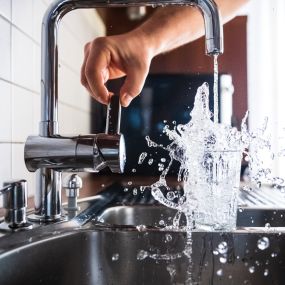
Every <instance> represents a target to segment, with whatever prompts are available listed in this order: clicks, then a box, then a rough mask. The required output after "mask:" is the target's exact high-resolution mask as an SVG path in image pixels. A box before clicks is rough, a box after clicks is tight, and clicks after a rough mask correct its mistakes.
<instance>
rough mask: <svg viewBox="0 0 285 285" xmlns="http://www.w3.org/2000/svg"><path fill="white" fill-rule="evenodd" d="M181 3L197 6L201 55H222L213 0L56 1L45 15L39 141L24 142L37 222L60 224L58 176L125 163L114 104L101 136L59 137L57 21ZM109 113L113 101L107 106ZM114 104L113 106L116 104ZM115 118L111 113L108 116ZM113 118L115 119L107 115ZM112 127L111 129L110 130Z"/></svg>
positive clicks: (115, 167) (116, 168) (33, 138)
mask: <svg viewBox="0 0 285 285" xmlns="http://www.w3.org/2000/svg"><path fill="white" fill-rule="evenodd" d="M174 4H178V5H181V4H185V5H190V6H196V7H198V8H199V9H200V11H201V12H202V15H203V17H204V22H205V34H206V39H205V45H206V54H208V55H214V54H220V53H222V52H223V30H222V26H221V22H220V16H219V11H218V8H217V6H216V4H215V2H214V1H213V0H159V1H157V0H152V1H148V0H145V1H143V0H112V1H108V0H105V1H103V0H57V1H55V2H54V3H53V4H52V5H51V6H50V7H49V8H48V10H47V11H46V13H45V16H44V19H43V24H42V51H41V58H42V71H41V73H42V79H41V122H40V133H39V136H30V137H28V139H27V141H26V145H25V162H26V166H27V168H28V170H29V171H37V189H36V192H35V215H34V219H35V220H39V221H57V220H59V219H61V187H62V185H61V172H62V171H64V170H69V171H70V170H71V171H82V170H83V171H93V172H98V171H100V170H101V169H102V168H104V167H106V166H108V167H109V168H110V169H111V171H112V172H122V171H123V168H124V162H125V144H124V137H123V135H122V134H120V133H119V122H120V115H119V110H120V109H119V107H118V106H119V102H118V98H116V97H115V96H114V99H113V100H117V104H115V105H116V106H117V108H118V109H117V110H118V112H117V114H118V118H117V120H115V123H114V120H113V123H112V120H109V121H108V118H109V115H110V113H109V115H107V123H106V132H105V134H97V135H87V136H74V137H62V136H60V135H59V133H58V47H57V45H58V26H59V22H60V20H61V18H62V17H63V16H64V15H65V14H66V13H68V12H69V11H72V10H74V9H80V8H100V7H125V6H126V5H127V6H149V5H152V6H159V5H174ZM112 103H113V104H111V107H109V111H110V108H111V109H112V108H113V106H114V102H112ZM115 103H116V102H115ZM112 114H114V112H112ZM112 117H113V118H114V115H113V116H112ZM114 124H115V125H116V126H117V127H116V128H114V127H113V125H114Z"/></svg>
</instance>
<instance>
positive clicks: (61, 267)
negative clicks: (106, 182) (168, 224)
mask: <svg viewBox="0 0 285 285" xmlns="http://www.w3.org/2000/svg"><path fill="white" fill-rule="evenodd" d="M47 228H49V230H51V228H53V226H47ZM52 230H53V229H52ZM29 233H30V232H29ZM284 233H285V232H284V231H281V232H280V233H279V232H270V231H269V232H264V231H252V232H248V231H243V230H240V231H235V232H233V233H216V232H215V233H206V232H204V233H202V232H194V233H193V254H192V260H193V268H192V272H193V273H192V274H193V279H194V280H196V281H197V282H198V281H199V283H194V284H218V285H223V284H225V285H229V284H258V285H261V284H266V283H267V282H269V280H270V282H271V284H276V285H277V284H278V285H281V284H284V282H285V274H284V266H285V264H284V261H285V251H284V248H285V239H284ZM19 234H21V235H23V233H19ZM25 234H26V233H24V235H25ZM35 234H36V233H35ZM170 236H171V238H169V237H170ZM265 237H267V238H268V239H269V242H270V246H269V247H268V248H267V249H265V250H260V249H258V248H257V242H258V240H259V239H260V238H265ZM26 238H28V236H26ZM33 238H35V235H34V236H33ZM22 242H23V244H22V245H21V246H17V247H16V248H11V249H10V250H8V251H6V252H2V254H1V258H0V284H5V285H12V284H13V285H14V284H23V282H24V283H25V284H53V285H57V284H61V285H65V284H66V285H67V284H68V285H73V284H74V285H75V284H76V285H78V284H82V285H83V284H86V285H89V284H90V285H91V284H96V285H107V284H118V285H127V284H137V285H141V284H163V285H167V284H185V278H186V274H185V272H186V269H187V267H188V265H189V264H188V258H187V257H186V256H185V255H184V254H183V250H184V248H185V243H186V234H185V233H183V232H171V231H163V230H157V229H148V230H146V231H138V230H136V229H135V228H120V229H119V228H116V229H115V228H102V227H98V226H97V225H96V224H93V223H91V224H89V225H88V226H85V227H82V228H74V229H71V228H70V229H69V231H68V232H64V231H62V230H59V229H57V230H56V231H55V232H51V235H50V236H48V235H47V236H45V237H44V238H42V239H40V240H37V239H36V238H35V241H33V240H31V238H28V239H27V240H26V241H25V238H24V237H23V240H22ZM221 242H227V244H228V247H229V251H228V253H227V257H226V259H227V261H226V263H221V262H220V260H219V259H220V258H221V257H222V255H220V254H219V255H214V254H213V251H214V250H215V249H216V248H217V247H218V245H219V244H220V243H221ZM272 253H274V254H276V256H275V257H272V256H271V255H272ZM167 256H168V257H167ZM155 257H156V258H155ZM252 268H254V269H252ZM251 269H252V270H253V271H254V272H253V273H250V270H251ZM174 271H175V274H174V273H172V274H173V275H172V276H171V274H170V273H171V272H174ZM217 272H222V274H221V276H219V275H218V274H217ZM265 272H268V276H264V274H265ZM266 274H267V273H266ZM244 282H245V283H244Z"/></svg>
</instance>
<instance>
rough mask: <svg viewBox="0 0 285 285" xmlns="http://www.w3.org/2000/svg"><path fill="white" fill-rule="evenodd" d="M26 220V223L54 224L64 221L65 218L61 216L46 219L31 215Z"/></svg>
mask: <svg viewBox="0 0 285 285" xmlns="http://www.w3.org/2000/svg"><path fill="white" fill-rule="evenodd" d="M27 219H28V221H30V222H33V223H54V222H61V221H66V217H65V216H61V215H56V216H52V217H50V216H48V217H46V216H40V215H36V214H31V215H29V216H28V217H27Z"/></svg>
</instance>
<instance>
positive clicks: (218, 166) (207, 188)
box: [184, 151, 241, 231]
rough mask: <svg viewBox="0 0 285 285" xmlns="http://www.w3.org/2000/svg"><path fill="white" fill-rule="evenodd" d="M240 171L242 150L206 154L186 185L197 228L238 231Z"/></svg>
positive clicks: (190, 209)
mask: <svg viewBox="0 0 285 285" xmlns="http://www.w3.org/2000/svg"><path fill="white" fill-rule="evenodd" d="M196 166H197V165H196ZM240 168H241V152H240V151H212V152H206V153H205V154H204V155H203V158H202V161H201V163H200V165H199V167H197V168H196V169H197V171H196V173H192V175H191V174H190V175H189V176H188V179H187V181H185V183H184V190H185V194H186V197H187V204H188V206H189V209H188V211H190V213H191V217H192V219H193V225H194V229H199V230H207V231H213V230H219V231H231V230H233V229H235V227H236V217H237V194H238V189H239V183H240ZM188 214H189V212H188ZM188 216H189V215H188Z"/></svg>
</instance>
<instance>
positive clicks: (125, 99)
mask: <svg viewBox="0 0 285 285" xmlns="http://www.w3.org/2000/svg"><path fill="white" fill-rule="evenodd" d="M132 100H133V97H132V96H131V95H129V94H127V93H125V94H124V95H123V98H122V103H123V104H122V105H123V106H124V107H128V106H129V105H130V103H131V101H132Z"/></svg>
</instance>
